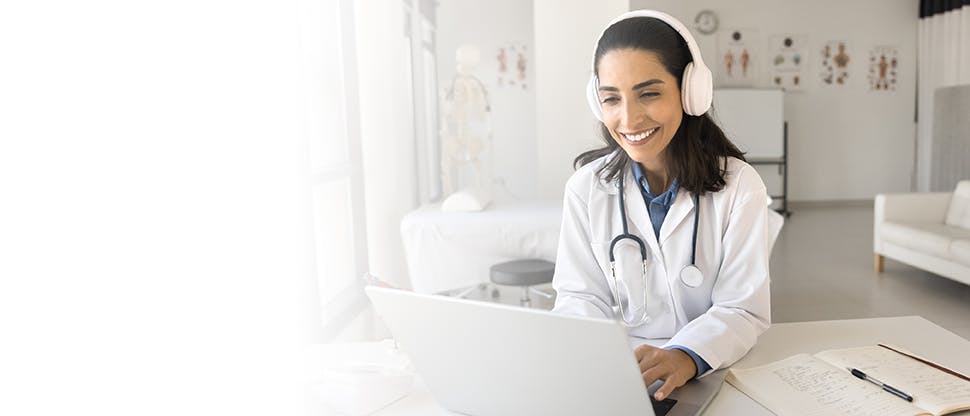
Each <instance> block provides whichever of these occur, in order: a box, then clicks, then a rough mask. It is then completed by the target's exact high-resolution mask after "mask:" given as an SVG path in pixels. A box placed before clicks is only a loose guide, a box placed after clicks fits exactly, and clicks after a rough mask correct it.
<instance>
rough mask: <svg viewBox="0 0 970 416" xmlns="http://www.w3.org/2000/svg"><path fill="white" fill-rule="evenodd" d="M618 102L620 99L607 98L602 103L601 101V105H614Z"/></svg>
mask: <svg viewBox="0 0 970 416" xmlns="http://www.w3.org/2000/svg"><path fill="white" fill-rule="evenodd" d="M617 101H620V99H619V98H616V97H606V98H604V99H603V100H602V101H600V104H613V103H616V102H617Z"/></svg>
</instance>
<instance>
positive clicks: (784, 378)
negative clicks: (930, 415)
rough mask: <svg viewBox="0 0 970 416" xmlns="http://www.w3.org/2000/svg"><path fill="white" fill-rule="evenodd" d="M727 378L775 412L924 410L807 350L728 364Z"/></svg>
mask: <svg viewBox="0 0 970 416" xmlns="http://www.w3.org/2000/svg"><path fill="white" fill-rule="evenodd" d="M726 380H727V381H728V383H731V385H733V386H735V387H737V388H738V390H741V391H742V392H744V393H745V394H747V395H748V396H750V397H751V398H752V399H754V400H755V401H757V402H759V403H761V404H762V405H764V406H765V407H767V408H768V409H769V410H771V411H772V412H774V413H775V414H778V415H780V416H787V415H806V416H823V415H825V416H827V415H853V416H904V415H906V416H909V415H920V414H927V413H926V412H925V411H923V410H922V409H920V408H918V407H916V406H914V405H912V404H911V403H909V402H907V401H905V400H902V399H900V398H899V397H896V396H893V395H891V394H887V393H885V392H883V391H882V390H881V389H879V388H878V387H876V386H874V385H872V384H870V383H866V382H863V381H861V380H859V379H857V378H855V377H853V376H852V375H850V374H848V373H847V372H845V371H842V370H839V369H837V368H835V367H832V366H831V365H830V364H827V363H826V362H824V361H822V360H819V359H817V358H815V357H813V356H811V355H808V354H799V355H795V356H792V357H789V358H786V359H784V360H781V361H776V362H774V363H771V364H768V365H764V366H761V367H755V368H750V369H740V370H739V369H733V368H732V369H731V370H730V371H729V372H728V375H727V378H726Z"/></svg>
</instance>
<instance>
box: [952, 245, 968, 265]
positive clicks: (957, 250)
mask: <svg viewBox="0 0 970 416" xmlns="http://www.w3.org/2000/svg"><path fill="white" fill-rule="evenodd" d="M950 258H952V259H953V260H956V261H957V262H959V263H963V264H965V265H967V266H970V240H954V241H953V244H950Z"/></svg>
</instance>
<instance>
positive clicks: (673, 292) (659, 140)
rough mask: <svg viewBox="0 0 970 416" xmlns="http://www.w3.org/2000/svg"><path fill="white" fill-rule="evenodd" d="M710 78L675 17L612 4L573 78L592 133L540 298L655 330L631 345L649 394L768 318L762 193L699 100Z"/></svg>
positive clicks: (665, 390) (717, 359)
mask: <svg viewBox="0 0 970 416" xmlns="http://www.w3.org/2000/svg"><path fill="white" fill-rule="evenodd" d="M712 87H713V86H712V82H711V73H710V70H709V69H707V67H706V66H704V63H703V61H702V60H701V56H700V52H699V51H698V49H697V46H696V44H695V43H694V40H693V38H692V37H691V35H690V33H689V32H688V31H687V29H686V27H684V26H683V24H682V23H680V22H679V21H677V20H676V19H674V18H673V17H671V16H669V15H667V14H664V13H660V12H656V11H650V10H638V11H633V12H629V13H625V14H623V15H621V16H620V17H618V18H616V19H615V20H614V21H613V22H612V23H611V24H610V25H609V26H608V28H607V29H606V30H605V31H604V32H603V34H602V35H601V36H600V39H599V41H598V42H597V44H596V50H595V53H594V59H593V74H592V77H591V79H590V82H589V84H588V86H587V98H588V99H589V105H590V109H591V110H592V111H593V114H594V115H595V116H596V117H597V118H598V119H599V120H600V121H601V122H602V133H603V140H604V141H605V143H606V146H605V147H602V148H600V149H595V150H591V151H589V152H585V153H583V154H581V155H579V157H577V158H576V160H575V164H576V165H577V167H578V169H577V171H576V173H575V174H573V176H572V177H571V178H570V179H569V181H568V182H567V184H566V192H565V200H564V202H563V222H562V230H561V232H560V241H559V252H558V255H557V257H556V271H555V276H554V278H553V288H555V289H556V292H557V295H558V296H557V299H556V305H555V307H554V309H553V310H554V311H556V312H561V313H567V314H575V315H583V316H596V317H605V318H613V319H616V320H618V321H621V322H622V323H623V324H625V325H626V326H627V327H628V328H629V333H630V335H631V336H633V337H639V338H645V339H657V338H660V339H669V341H667V343H666V344H665V345H664V346H663V347H662V348H657V347H654V346H651V345H650V344H649V343H647V342H646V341H644V342H643V345H640V346H639V347H637V349H636V351H635V354H636V359H637V361H638V362H639V364H640V371H641V374H642V376H643V381H644V383H645V384H646V385H647V386H650V385H651V384H653V383H654V382H655V381H658V380H662V381H663V385H662V387H660V388H659V389H658V390H657V391H656V393H655V397H656V399H658V400H662V399H664V398H665V397H667V395H669V394H670V393H671V392H672V391H673V389H675V388H677V387H679V386H681V385H683V384H684V383H685V382H687V380H689V379H691V378H694V377H700V376H703V375H705V374H707V373H709V372H710V371H711V370H715V369H718V368H723V367H725V366H728V365H730V364H731V363H733V362H734V361H736V360H738V359H739V358H741V356H743V355H744V354H745V353H747V351H748V350H749V349H750V348H751V347H752V346H753V345H754V343H755V341H756V339H757V337H758V334H760V333H761V332H762V331H764V330H765V328H767V326H768V324H769V321H770V312H769V296H770V295H769V291H768V280H769V279H768V255H769V250H770V238H769V235H768V232H767V226H766V223H767V214H768V208H767V205H766V204H765V201H766V200H767V193H766V192H765V186H764V183H763V182H762V180H761V177H760V176H758V173H757V172H756V171H755V170H754V169H753V168H752V167H751V166H750V165H748V164H747V163H745V161H744V157H743V155H742V153H741V152H740V151H739V150H738V148H737V147H736V146H735V145H734V144H732V143H731V142H730V141H729V140H728V139H727V137H725V136H724V133H723V132H722V131H721V129H720V128H719V127H718V126H717V125H716V124H714V122H713V121H712V120H711V119H710V118H709V117H708V115H707V114H706V113H707V110H708V109H709V108H710V105H711V98H712V94H713V91H712ZM688 218H691V220H690V221H688V220H687V219H688ZM628 219H629V222H628ZM651 235H652V236H651Z"/></svg>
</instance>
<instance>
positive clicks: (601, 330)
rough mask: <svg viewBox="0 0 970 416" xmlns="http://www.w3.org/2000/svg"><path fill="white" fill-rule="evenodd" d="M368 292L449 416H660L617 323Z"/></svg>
mask: <svg viewBox="0 0 970 416" xmlns="http://www.w3.org/2000/svg"><path fill="white" fill-rule="evenodd" d="M366 292H367V295H368V296H369V297H370V298H371V300H372V301H373V303H374V306H375V308H376V310H377V313H378V314H379V315H380V316H381V318H382V319H383V320H384V322H385V323H386V324H387V326H388V327H389V329H390V330H391V333H392V334H393V335H394V338H395V339H396V340H397V342H398V344H399V345H400V347H401V349H402V350H404V352H406V353H407V354H408V356H409V357H410V358H411V361H412V363H413V365H414V367H415V369H416V370H417V372H418V373H419V374H420V375H421V377H422V379H423V380H424V382H425V384H426V385H427V386H428V389H429V390H430V391H431V394H432V395H433V396H434V397H435V399H436V400H437V401H438V402H439V403H440V404H441V405H442V406H443V407H445V408H447V409H449V410H452V411H456V412H460V413H467V414H472V415H516V414H555V415H591V414H604V415H617V414H636V415H644V416H653V415H654V412H653V408H652V406H651V403H650V398H649V396H648V393H647V389H646V387H645V386H644V385H643V380H642V378H641V376H640V371H639V368H638V366H637V363H636V359H635V358H634V355H633V351H632V350H631V349H630V346H629V344H628V340H627V334H626V329H625V328H623V326H622V325H620V324H619V323H617V322H614V321H610V320H602V319H594V318H583V317H574V316H565V315H561V314H554V313H552V312H548V311H539V310H533V309H524V308H519V307H512V306H507V305H499V304H493V303H483V302H476V301H469V300H464V299H455V298H449V297H444V296H436V295H423V294H417V293H414V292H408V291H401V290H396V289H387V288H378V287H368V288H366ZM675 409H676V406H675Z"/></svg>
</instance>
